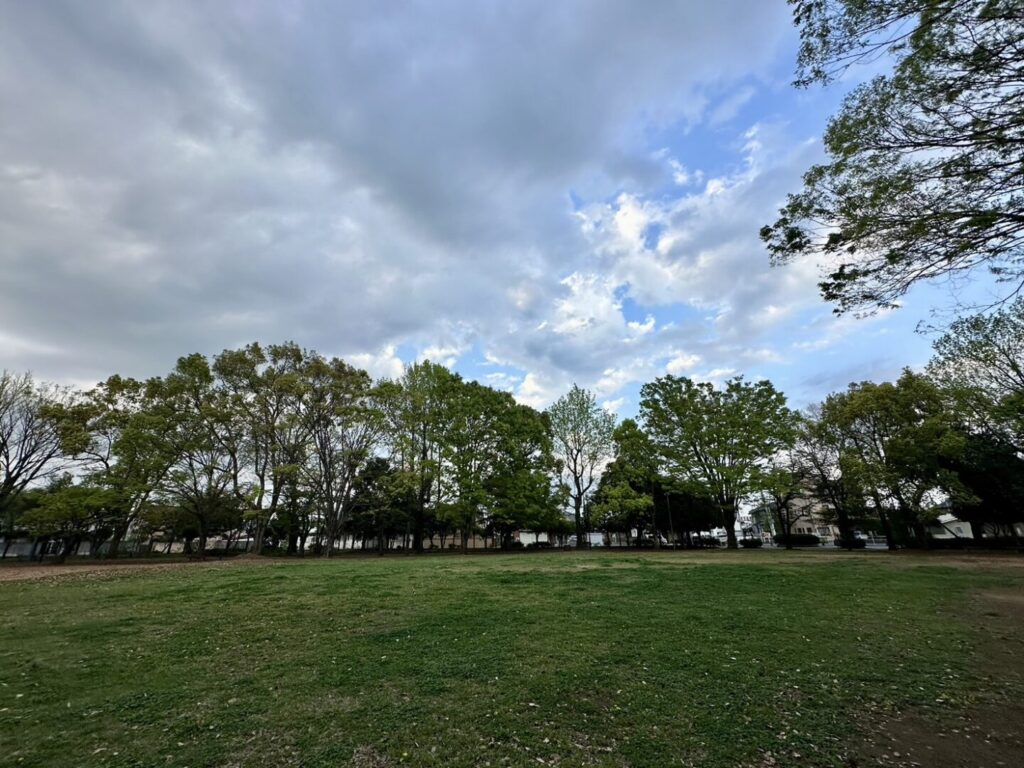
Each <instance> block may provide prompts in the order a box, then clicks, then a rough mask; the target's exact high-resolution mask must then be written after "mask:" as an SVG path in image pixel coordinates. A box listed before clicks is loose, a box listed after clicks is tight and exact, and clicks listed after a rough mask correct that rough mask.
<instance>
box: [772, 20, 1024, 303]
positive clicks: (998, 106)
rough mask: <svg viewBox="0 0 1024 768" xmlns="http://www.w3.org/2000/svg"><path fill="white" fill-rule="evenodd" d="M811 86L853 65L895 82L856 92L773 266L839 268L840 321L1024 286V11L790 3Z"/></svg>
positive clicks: (800, 198) (783, 214)
mask: <svg viewBox="0 0 1024 768" xmlns="http://www.w3.org/2000/svg"><path fill="white" fill-rule="evenodd" d="M790 3H791V5H792V6H793V9H794V20H795V23H796V25H797V27H799V29H800V39H801V46H800V53H799V59H798V72H797V84H798V85H800V86H807V85H810V84H811V83H815V82H817V83H829V82H831V81H833V80H834V79H836V78H837V77H838V76H840V75H841V74H842V73H843V72H844V71H845V70H846V69H847V68H849V67H850V66H851V65H853V64H855V63H857V62H861V61H868V62H874V61H877V60H878V59H880V58H883V57H888V58H889V59H891V60H892V62H893V69H892V71H891V73H889V74H887V75H880V76H878V77H874V78H872V79H871V80H869V81H868V82H866V83H864V84H863V85H860V86H859V87H857V88H855V89H854V90H853V92H852V93H850V94H849V95H848V96H847V97H846V99H845V101H844V102H843V105H842V108H841V109H840V111H839V113H838V114H837V115H836V116H835V117H834V118H833V119H832V120H831V122H830V123H829V125H828V128H827V130H826V132H825V139H824V143H825V149H826V151H827V152H828V155H829V158H828V162H826V163H824V164H821V165H816V166H814V167H812V168H811V169H810V170H809V171H808V172H807V174H806V175H805V176H804V187H803V190H802V191H801V192H799V193H797V194H793V195H790V196H789V198H788V200H787V202H786V204H785V206H784V207H783V208H782V210H781V211H780V215H779V218H778V220H777V221H776V222H775V223H774V224H773V225H771V226H766V227H764V228H763V229H762V230H761V236H762V238H763V239H764V240H765V242H766V243H767V244H768V249H769V251H770V252H771V256H772V260H773V262H774V263H776V264H781V263H786V262H788V261H791V260H793V259H795V258H798V257H800V256H803V255H807V254H816V255H824V256H825V258H826V263H827V264H828V265H829V267H828V269H829V271H828V273H827V274H826V275H825V276H824V278H823V280H822V282H821V284H820V285H821V290H822V294H823V295H824V297H825V298H826V299H827V300H828V301H832V302H835V305H836V312H845V311H847V310H869V311H870V310H873V309H876V308H879V307H891V306H895V305H896V302H897V300H898V299H899V298H900V297H901V296H902V295H903V294H904V293H906V291H907V290H908V289H909V288H910V287H911V286H912V285H914V284H915V283H917V282H919V281H922V280H929V279H933V278H936V277H940V276H945V275H952V274H957V273H968V272H973V271H975V270H977V269H979V268H987V269H988V270H989V271H990V272H991V273H993V274H995V275H996V276H997V278H998V279H1000V280H1003V281H1007V282H1008V287H1007V294H1008V295H1013V293H1015V292H1016V291H1017V290H1019V289H1020V287H1021V285H1022V282H1024V78H1022V77H1021V72H1020V62H1021V61H1022V60H1024V14H1022V13H1021V7H1020V0H790Z"/></svg>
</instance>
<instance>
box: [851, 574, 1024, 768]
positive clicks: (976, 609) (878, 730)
mask: <svg viewBox="0 0 1024 768" xmlns="http://www.w3.org/2000/svg"><path fill="white" fill-rule="evenodd" d="M964 614H965V615H963V616H961V617H960V618H961V619H962V620H966V621H968V622H969V623H970V624H971V625H972V627H973V629H974V630H975V634H976V638H977V641H976V644H975V652H974V659H973V661H974V663H975V664H977V665H979V666H980V667H981V668H983V669H984V670H986V671H987V672H988V673H990V674H991V675H993V676H994V677H995V678H996V679H997V680H998V681H999V682H998V684H995V685H992V686H990V687H989V689H988V690H985V691H982V692H981V694H980V695H979V697H978V699H977V700H976V701H975V702H974V703H972V704H971V705H970V706H969V707H967V709H966V710H964V711H962V712H960V713H959V714H958V715H957V716H955V718H953V719H951V718H950V717H949V716H948V715H946V716H944V717H943V716H940V715H938V713H928V712H924V711H910V712H905V713H903V714H901V715H899V716H897V717H894V718H890V719H888V720H883V721H876V722H874V723H872V724H871V725H870V726H869V727H870V731H869V732H868V733H867V734H866V735H864V736H863V737H862V740H861V742H860V743H859V744H856V745H855V746H854V748H853V751H852V753H851V756H850V758H849V761H848V765H850V766H851V768H868V767H869V766H891V767H893V768H911V767H912V766H923V767H924V768H1000V767H1001V766H1007V768H1017V767H1018V766H1020V765H1022V764H1024V702H1022V701H1020V700H1009V699H1008V695H1007V692H1014V691H1016V692H1019V691H1022V690H1024V590H990V591H986V592H982V593H979V594H977V595H976V600H975V601H974V602H973V603H972V604H971V605H970V606H968V607H967V608H966V609H965V611H964ZM1010 695H1012V693H1010Z"/></svg>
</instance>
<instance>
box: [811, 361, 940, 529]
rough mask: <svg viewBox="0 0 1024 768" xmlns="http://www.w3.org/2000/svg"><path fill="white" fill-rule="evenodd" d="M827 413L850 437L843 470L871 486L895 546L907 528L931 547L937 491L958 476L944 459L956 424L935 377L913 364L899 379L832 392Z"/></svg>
mask: <svg viewBox="0 0 1024 768" xmlns="http://www.w3.org/2000/svg"><path fill="white" fill-rule="evenodd" d="M821 419H822V420H823V421H824V422H826V423H829V424H831V425H832V426H833V427H834V428H835V429H837V430H840V431H841V432H842V433H843V434H844V435H845V437H846V438H847V439H848V440H849V443H850V446H851V450H850V452H849V454H848V455H847V456H846V457H845V463H844V467H843V470H844V473H849V474H850V475H851V476H852V477H853V478H856V482H857V483H859V484H860V485H861V487H863V488H865V489H867V491H868V493H869V495H870V496H871V498H872V500H873V502H874V510H875V512H876V513H877V514H878V515H879V517H880V519H881V522H882V526H883V529H884V530H885V533H886V536H887V538H888V539H889V545H890V547H893V546H894V545H895V544H896V543H898V542H899V541H902V540H905V535H906V533H907V532H908V531H910V532H912V533H913V536H914V537H915V538H916V539H917V541H918V542H919V543H920V544H921V545H922V546H927V545H928V534H927V524H928V523H929V522H930V521H931V520H932V519H933V518H934V516H935V514H936V508H937V507H936V502H937V501H938V499H937V497H936V493H938V492H940V491H941V490H942V489H943V488H946V487H949V486H950V485H951V484H952V483H953V482H954V481H955V478H954V477H951V476H950V472H949V470H948V469H947V468H945V467H943V465H942V462H941V461H940V456H941V451H940V446H941V443H942V441H943V440H944V439H945V438H946V437H947V435H948V432H949V426H950V425H949V421H948V418H947V413H946V411H945V408H944V404H943V399H942V395H941V393H940V392H939V390H938V389H937V388H936V387H935V386H934V384H932V383H931V382H930V381H929V380H928V379H926V378H925V377H924V376H921V375H919V374H915V373H913V372H911V371H909V370H907V371H904V373H903V375H902V376H900V378H899V380H898V381H896V382H895V383H890V382H886V383H883V384H876V383H873V382H863V383H860V384H851V385H850V386H849V388H848V389H847V391H846V392H841V393H836V394H833V395H829V397H828V398H827V399H826V400H825V402H824V403H823V404H822V408H821ZM893 518H895V519H893Z"/></svg>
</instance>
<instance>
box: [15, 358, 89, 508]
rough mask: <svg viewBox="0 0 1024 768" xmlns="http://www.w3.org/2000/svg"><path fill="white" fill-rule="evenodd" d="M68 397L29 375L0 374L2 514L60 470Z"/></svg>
mask: <svg viewBox="0 0 1024 768" xmlns="http://www.w3.org/2000/svg"><path fill="white" fill-rule="evenodd" d="M71 400H72V394H71V393H70V392H69V391H68V390H66V389H62V388H60V387H55V386H52V385H40V384H37V383H36V382H35V381H34V380H33V379H32V376H31V374H28V373H24V374H20V375H19V374H14V373H10V372H8V371H7V370H3V371H0V514H7V513H6V512H5V510H6V508H7V507H8V505H9V504H11V503H13V502H14V500H15V498H16V497H17V496H18V495H19V494H20V493H21V492H22V491H24V490H25V489H26V488H28V487H29V486H30V485H32V484H33V483H37V482H43V481H45V480H47V479H49V478H52V477H53V476H54V475H55V474H57V473H58V472H59V471H61V469H62V463H61V459H62V458H63V453H62V444H61V434H62V431H63V429H64V416H65V408H66V407H67V406H69V405H70V404H71Z"/></svg>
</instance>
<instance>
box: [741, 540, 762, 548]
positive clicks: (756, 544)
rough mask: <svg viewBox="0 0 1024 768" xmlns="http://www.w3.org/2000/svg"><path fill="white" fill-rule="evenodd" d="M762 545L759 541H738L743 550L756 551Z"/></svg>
mask: <svg viewBox="0 0 1024 768" xmlns="http://www.w3.org/2000/svg"><path fill="white" fill-rule="evenodd" d="M763 545H764V542H763V541H761V540H760V539H740V546H741V547H743V548H744V549H757V548H758V547H760V546H763Z"/></svg>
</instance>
